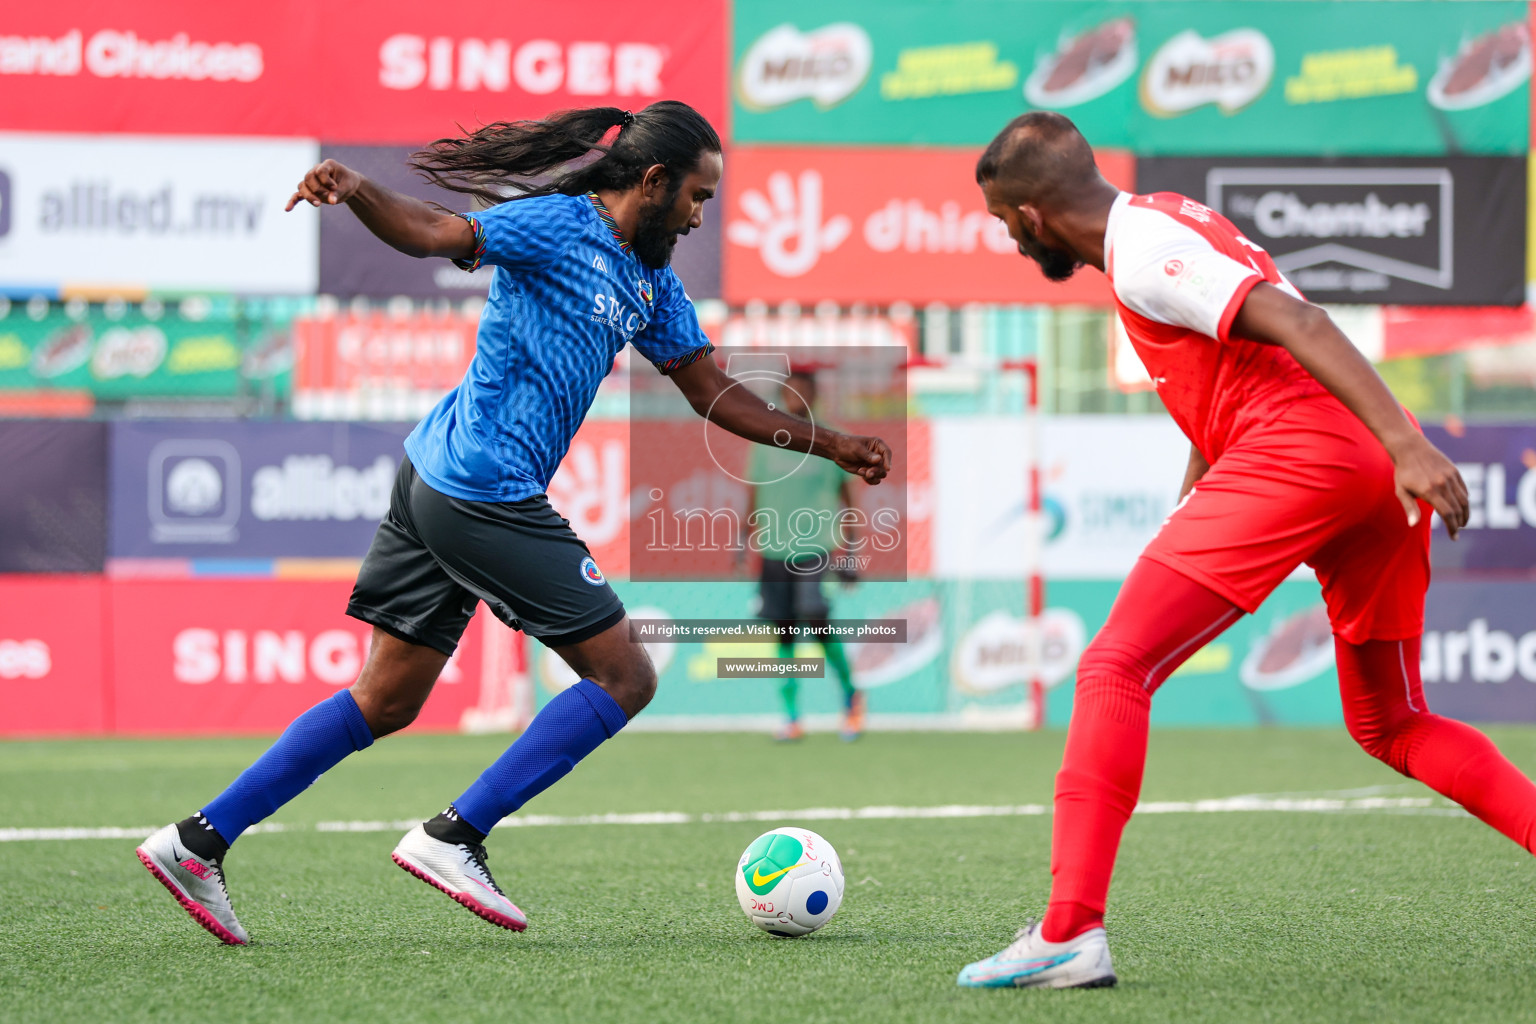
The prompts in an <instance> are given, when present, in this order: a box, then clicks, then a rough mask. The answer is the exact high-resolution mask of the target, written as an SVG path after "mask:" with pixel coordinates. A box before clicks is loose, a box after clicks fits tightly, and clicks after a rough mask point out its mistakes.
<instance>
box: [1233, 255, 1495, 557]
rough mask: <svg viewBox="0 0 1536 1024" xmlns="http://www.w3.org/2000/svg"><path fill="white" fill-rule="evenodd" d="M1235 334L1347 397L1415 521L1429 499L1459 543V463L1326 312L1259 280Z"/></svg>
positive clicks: (1462, 517) (1463, 512)
mask: <svg viewBox="0 0 1536 1024" xmlns="http://www.w3.org/2000/svg"><path fill="white" fill-rule="evenodd" d="M1232 335H1233V336H1234V337H1239V338H1246V339H1248V340H1250V341H1257V342H1262V343H1264V344H1268V345H1279V346H1280V347H1281V348H1283V349H1285V350H1286V351H1287V352H1289V353H1290V354H1291V355H1293V356H1295V357H1296V361H1297V362H1298V363H1300V364H1301V365H1302V367H1304V368H1305V369H1306V371H1307V372H1308V373H1310V374H1311V375H1312V376H1313V377H1316V378H1317V380H1318V382H1319V383H1320V384H1322V385H1323V387H1325V388H1327V389H1328V390H1329V391H1330V392H1332V393H1333V395H1334V397H1336V398H1337V399H1338V400H1339V401H1341V402H1343V403H1344V405H1345V407H1346V408H1348V409H1349V411H1350V412H1352V413H1354V414H1355V415H1356V416H1358V417H1359V418H1360V422H1362V423H1364V424H1365V425H1366V427H1367V428H1368V429H1369V430H1370V431H1371V433H1373V434H1375V435H1376V438H1377V440H1379V441H1380V442H1381V445H1382V447H1383V448H1385V449H1386V450H1387V454H1388V455H1389V456H1391V458H1392V463H1393V465H1394V466H1396V467H1397V468H1396V472H1395V474H1394V477H1395V480H1396V484H1397V496H1398V498H1399V499H1400V500H1401V501H1402V503H1403V509H1404V511H1405V512H1406V513H1407V515H1408V522H1409V524H1410V525H1412V524H1415V523H1417V522H1418V521H1419V509H1418V505H1417V504H1416V503H1415V502H1414V501H1413V499H1414V498H1422V499H1423V500H1425V501H1427V502H1429V504H1430V505H1431V506H1433V507H1434V509H1435V511H1436V512H1439V513H1440V518H1441V519H1443V520H1445V527H1446V529H1447V530H1448V531H1449V532H1450V535H1451V538H1452V539H1453V540H1454V539H1455V537H1456V534H1457V531H1459V530H1460V529H1461V528H1462V527H1463V526H1465V525H1467V516H1468V514H1469V512H1470V507H1469V505H1468V502H1467V485H1466V484H1465V483H1464V482H1463V481H1462V479H1461V474H1460V473H1459V472H1458V471H1457V469H1456V466H1455V464H1454V463H1452V462H1451V460H1450V459H1448V458H1446V457H1445V455H1444V454H1443V453H1442V452H1441V451H1440V450H1439V449H1438V448H1436V447H1435V446H1434V445H1432V444H1430V443H1429V441H1428V440H1426V439H1425V437H1424V435H1423V434H1421V433H1419V432H1418V431H1417V430H1415V429H1414V426H1413V424H1412V423H1411V422H1410V421H1409V419H1408V416H1407V415H1406V414H1405V413H1404V412H1403V408H1402V406H1400V405H1398V404H1397V399H1395V398H1393V397H1392V392H1391V391H1389V390H1387V385H1386V384H1385V383H1384V382H1383V381H1382V379H1381V378H1380V377H1379V376H1377V374H1376V370H1375V369H1374V368H1373V367H1372V366H1371V364H1370V363H1369V362H1368V361H1367V360H1366V358H1365V357H1364V356H1362V355H1361V354H1360V352H1359V350H1358V349H1356V348H1355V346H1354V345H1353V344H1351V343H1350V340H1349V339H1348V338H1346V337H1345V336H1344V333H1343V332H1342V331H1340V330H1339V328H1338V327H1337V326H1336V325H1335V324H1334V322H1333V320H1332V319H1331V318H1330V317H1329V316H1328V314H1327V313H1325V312H1324V311H1323V310H1321V309H1319V308H1318V307H1317V306H1314V305H1312V304H1311V303H1309V302H1303V301H1302V300H1300V299H1298V298H1296V297H1295V296H1294V295H1291V294H1289V293H1287V292H1285V291H1282V290H1281V289H1279V288H1276V287H1275V286H1274V285H1272V284H1267V283H1266V284H1259V285H1256V286H1255V287H1254V289H1253V291H1251V292H1249V293H1248V297H1247V298H1246V299H1244V300H1243V305H1242V308H1241V309H1240V310H1239V311H1238V314H1237V319H1236V320H1234V321H1233V323H1232Z"/></svg>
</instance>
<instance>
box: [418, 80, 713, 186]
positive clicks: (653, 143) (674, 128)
mask: <svg viewBox="0 0 1536 1024" xmlns="http://www.w3.org/2000/svg"><path fill="white" fill-rule="evenodd" d="M615 128H617V129H618V131H617V132H616V133H613V134H612V136H611V137H610V133H612V132H613V129H615ZM705 152H711V153H718V152H720V136H719V135H717V134H716V133H715V130H714V128H712V127H711V126H710V124H709V122H708V121H706V120H705V119H704V117H703V115H701V114H700V113H699V112H698V111H697V110H694V109H693V108H692V107H690V106H689V105H688V104H686V103H680V102H678V101H677V100H659V101H657V102H656V103H652V104H651V105H650V106H648V107H646V108H645V109H644V110H642V111H640V112H639V113H637V114H631V113H630V112H629V111H627V110H621V109H620V108H618V107H583V108H581V109H577V110H561V111H558V112H556V113H553V114H550V115H549V116H548V117H547V118H545V119H544V120H542V121H497V122H495V123H493V124H488V125H486V126H484V127H483V128H479V129H477V130H475V131H473V132H469V133H468V134H465V135H462V136H459V137H456V138H447V139H438V140H437V141H436V142H434V143H432V144H431V145H430V146H428V147H427V148H426V149H423V150H421V151H420V152H418V153H415V154H413V155H412V157H411V160H410V165H411V166H412V167H414V168H415V169H416V170H418V171H420V172H421V174H422V176H423V177H425V178H426V179H427V180H428V181H430V182H432V184H434V185H437V186H439V187H441V188H445V189H449V190H450V191H453V192H462V193H464V194H465V195H471V196H475V197H477V198H479V199H482V200H484V201H485V202H487V203H490V204H493V205H494V204H496V203H500V202H504V201H506V200H508V199H525V198H528V197H530V196H544V195H554V194H557V193H559V194H563V195H581V194H583V193H586V192H595V191H597V190H599V189H625V188H629V187H631V186H633V185H636V184H639V182H640V180H641V178H642V177H644V175H645V171H646V168H648V167H650V166H652V165H653V164H661V165H662V166H663V167H665V168H666V170H667V176H668V178H669V180H670V182H671V185H672V188H674V189H676V188H677V187H678V185H679V184H680V183H681V182H682V179H683V176H684V175H686V174H687V173H688V172H689V171H691V170H693V168H694V167H695V166H697V165H698V162H699V157H700V155H702V154H703V153H705ZM594 154H595V158H592V157H593V156H594ZM583 158H590V159H583Z"/></svg>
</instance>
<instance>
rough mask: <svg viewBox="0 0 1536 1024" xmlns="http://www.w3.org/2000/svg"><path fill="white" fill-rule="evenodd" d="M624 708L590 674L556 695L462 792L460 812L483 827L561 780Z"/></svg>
mask: <svg viewBox="0 0 1536 1024" xmlns="http://www.w3.org/2000/svg"><path fill="white" fill-rule="evenodd" d="M628 722H629V718H628V716H626V715H625V714H624V709H623V708H621V707H619V705H618V703H617V702H616V701H615V700H614V699H613V698H612V697H610V696H608V691H607V690H605V689H603V688H602V687H601V686H598V685H597V684H596V683H594V682H593V681H592V680H590V679H583V680H581V681H579V682H578V683H577V684H576V685H575V686H573V687H571V688H570V689H569V690H566V691H564V692H563V693H559V694H556V695H555V698H554V699H553V700H551V701H550V702H549V703H548V704H546V705H544V710H542V711H540V712H539V713H538V714H537V715H535V716H534V719H533V721H532V722H530V723H528V729H527V731H525V732H524V733H523V734H522V735H521V736H519V737H518V738H517V742H516V743H514V744H512V745H511V746H510V747H508V748H507V750H506V753H504V754H502V755H501V756H500V757H498V758H497V759H496V761H495V763H494V764H492V765H491V766H490V767H489V768H487V769H486V770H485V771H484V772H483V773H481V775H480V777H479V778H478V779H476V780H475V782H474V784H473V785H471V786H470V787H469V788H468V789H466V790H465V791H464V795H463V796H461V797H459V798H458V799H457V800H455V801H454V802H453V806H454V808H455V809H456V810H457V811H458V812H459V817H461V818H463V819H464V820H465V821H467V822H469V824H471V825H473V826H474V827H475V828H476V829H478V830H479V831H481V832H489V831H490V830H491V829H493V828H495V827H496V823H497V822H499V821H501V819H502V818H505V817H506V816H507V815H509V814H511V813H512V812H513V811H515V810H517V809H518V808H519V807H521V806H523V804H525V803H527V802H528V801H529V800H532V799H533V798H534V797H535V796H537V795H538V794H540V793H542V792H544V790H546V789H548V788H549V787H550V786H553V785H554V784H555V783H556V782H559V781H560V780H561V779H562V778H564V777H565V775H566V774H567V773H568V772H569V771H570V770H571V769H572V768H574V767H576V762H577V761H580V760H581V759H582V758H584V757H586V756H587V755H588V754H590V753H592V751H594V750H596V749H597V747H598V745H599V744H600V743H602V742H603V741H604V740H606V739H608V738H609V737H610V736H613V735H614V734H615V733H617V732H618V731H619V730H620V729H622V728H624V726H625V725H626V724H628Z"/></svg>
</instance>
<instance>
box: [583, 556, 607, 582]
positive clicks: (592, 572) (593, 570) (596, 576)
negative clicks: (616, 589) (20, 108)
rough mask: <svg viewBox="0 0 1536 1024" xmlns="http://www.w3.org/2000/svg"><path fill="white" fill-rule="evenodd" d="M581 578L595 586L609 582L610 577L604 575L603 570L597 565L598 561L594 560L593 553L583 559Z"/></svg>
mask: <svg viewBox="0 0 1536 1024" xmlns="http://www.w3.org/2000/svg"><path fill="white" fill-rule="evenodd" d="M581 578H582V579H584V580H586V581H587V582H588V583H590V584H592V585H593V586H594V587H600V586H602V585H603V584H604V583H607V582H608V577H606V576H604V575H603V570H601V569H599V568H598V567H597V563H596V562H594V561H593V560H592V556H591V555H588V556H587V557H586V558H583V559H582V560H581Z"/></svg>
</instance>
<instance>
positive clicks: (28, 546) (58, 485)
mask: <svg viewBox="0 0 1536 1024" xmlns="http://www.w3.org/2000/svg"><path fill="white" fill-rule="evenodd" d="M0 478H3V479H4V481H5V483H4V485H3V486H0V572H101V570H102V563H103V559H104V558H105V556H106V543H107V425H106V424H105V423H93V422H88V421H78V420H75V421H71V420H41V421H35V422H34V421H27V420H15V421H0Z"/></svg>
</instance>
